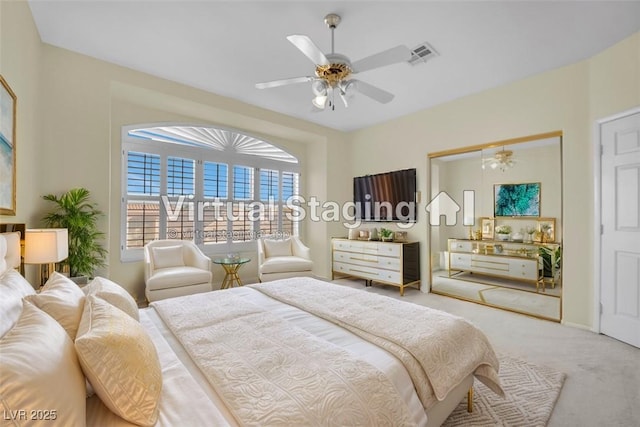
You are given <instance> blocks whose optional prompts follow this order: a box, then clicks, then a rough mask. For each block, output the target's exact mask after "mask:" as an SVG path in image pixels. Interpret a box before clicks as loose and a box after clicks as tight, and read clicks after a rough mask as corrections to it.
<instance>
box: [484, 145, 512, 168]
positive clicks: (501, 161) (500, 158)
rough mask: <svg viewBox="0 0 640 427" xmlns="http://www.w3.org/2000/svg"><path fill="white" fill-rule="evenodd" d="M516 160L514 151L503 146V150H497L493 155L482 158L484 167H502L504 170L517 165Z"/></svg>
mask: <svg viewBox="0 0 640 427" xmlns="http://www.w3.org/2000/svg"><path fill="white" fill-rule="evenodd" d="M515 163H516V161H515V159H514V158H513V151H511V150H505V149H504V147H502V151H497V152H496V153H495V154H494V155H493V157H488V158H485V159H482V169H486V168H487V167H490V168H491V169H500V170H501V171H502V172H504V171H506V170H507V169H509V168H512V167H513V165H515Z"/></svg>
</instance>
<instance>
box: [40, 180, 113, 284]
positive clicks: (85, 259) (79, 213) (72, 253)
mask: <svg viewBox="0 0 640 427" xmlns="http://www.w3.org/2000/svg"><path fill="white" fill-rule="evenodd" d="M90 197H91V194H90V193H89V190H87V189H86V188H74V189H71V190H69V191H67V192H66V193H64V194H62V195H61V196H60V197H58V196H56V195H54V194H47V195H46V196H43V199H45V200H47V201H50V202H52V203H54V204H55V207H54V209H53V210H52V211H51V212H49V213H48V214H47V215H45V217H44V218H43V220H44V222H45V223H46V224H47V226H49V227H53V228H66V229H67V232H68V234H69V257H68V258H67V259H66V260H65V261H62V262H61V263H60V264H61V266H62V267H63V269H65V270H66V268H65V267H68V270H69V276H70V277H71V278H81V277H82V276H85V278H84V280H86V277H91V276H92V275H93V273H94V271H95V269H96V268H98V267H102V266H104V265H105V264H104V257H105V255H106V254H107V250H106V249H105V248H103V247H102V246H101V245H100V243H99V241H100V240H102V238H103V237H104V233H102V232H101V231H99V230H98V226H97V222H98V218H99V217H100V216H101V215H102V212H101V211H100V210H98V209H97V208H96V205H95V204H94V203H92V202H91V201H90ZM82 281H83V280H82V279H79V280H76V282H77V283H82Z"/></svg>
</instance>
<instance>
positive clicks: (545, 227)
mask: <svg viewBox="0 0 640 427" xmlns="http://www.w3.org/2000/svg"><path fill="white" fill-rule="evenodd" d="M533 241H534V242H537V243H555V241H556V219H555V218H538V220H537V222H536V233H535V234H534V238H533Z"/></svg>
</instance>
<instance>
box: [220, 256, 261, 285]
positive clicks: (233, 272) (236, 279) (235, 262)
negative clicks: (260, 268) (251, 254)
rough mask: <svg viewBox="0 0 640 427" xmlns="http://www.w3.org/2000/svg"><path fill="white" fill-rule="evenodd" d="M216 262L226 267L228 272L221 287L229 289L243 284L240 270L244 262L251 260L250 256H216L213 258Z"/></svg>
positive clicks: (225, 269)
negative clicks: (239, 273) (239, 274)
mask: <svg viewBox="0 0 640 427" xmlns="http://www.w3.org/2000/svg"><path fill="white" fill-rule="evenodd" d="M212 261H213V263H214V264H219V265H221V266H222V268H224V271H225V272H226V274H225V276H224V280H223V281H222V286H220V289H228V288H232V287H233V286H234V283H235V284H236V285H237V286H242V281H241V280H240V276H238V270H239V269H240V267H242V264H246V263H248V262H249V261H251V259H250V258H215V259H213V260H212Z"/></svg>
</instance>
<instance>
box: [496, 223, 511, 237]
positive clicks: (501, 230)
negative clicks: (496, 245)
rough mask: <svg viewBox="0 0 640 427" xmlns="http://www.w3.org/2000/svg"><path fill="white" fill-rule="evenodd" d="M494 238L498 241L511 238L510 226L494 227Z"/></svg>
mask: <svg viewBox="0 0 640 427" xmlns="http://www.w3.org/2000/svg"><path fill="white" fill-rule="evenodd" d="M495 231H496V238H497V239H498V240H509V238H510V237H511V226H510V225H507V224H503V225H498V226H497V227H496V230H495Z"/></svg>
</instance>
